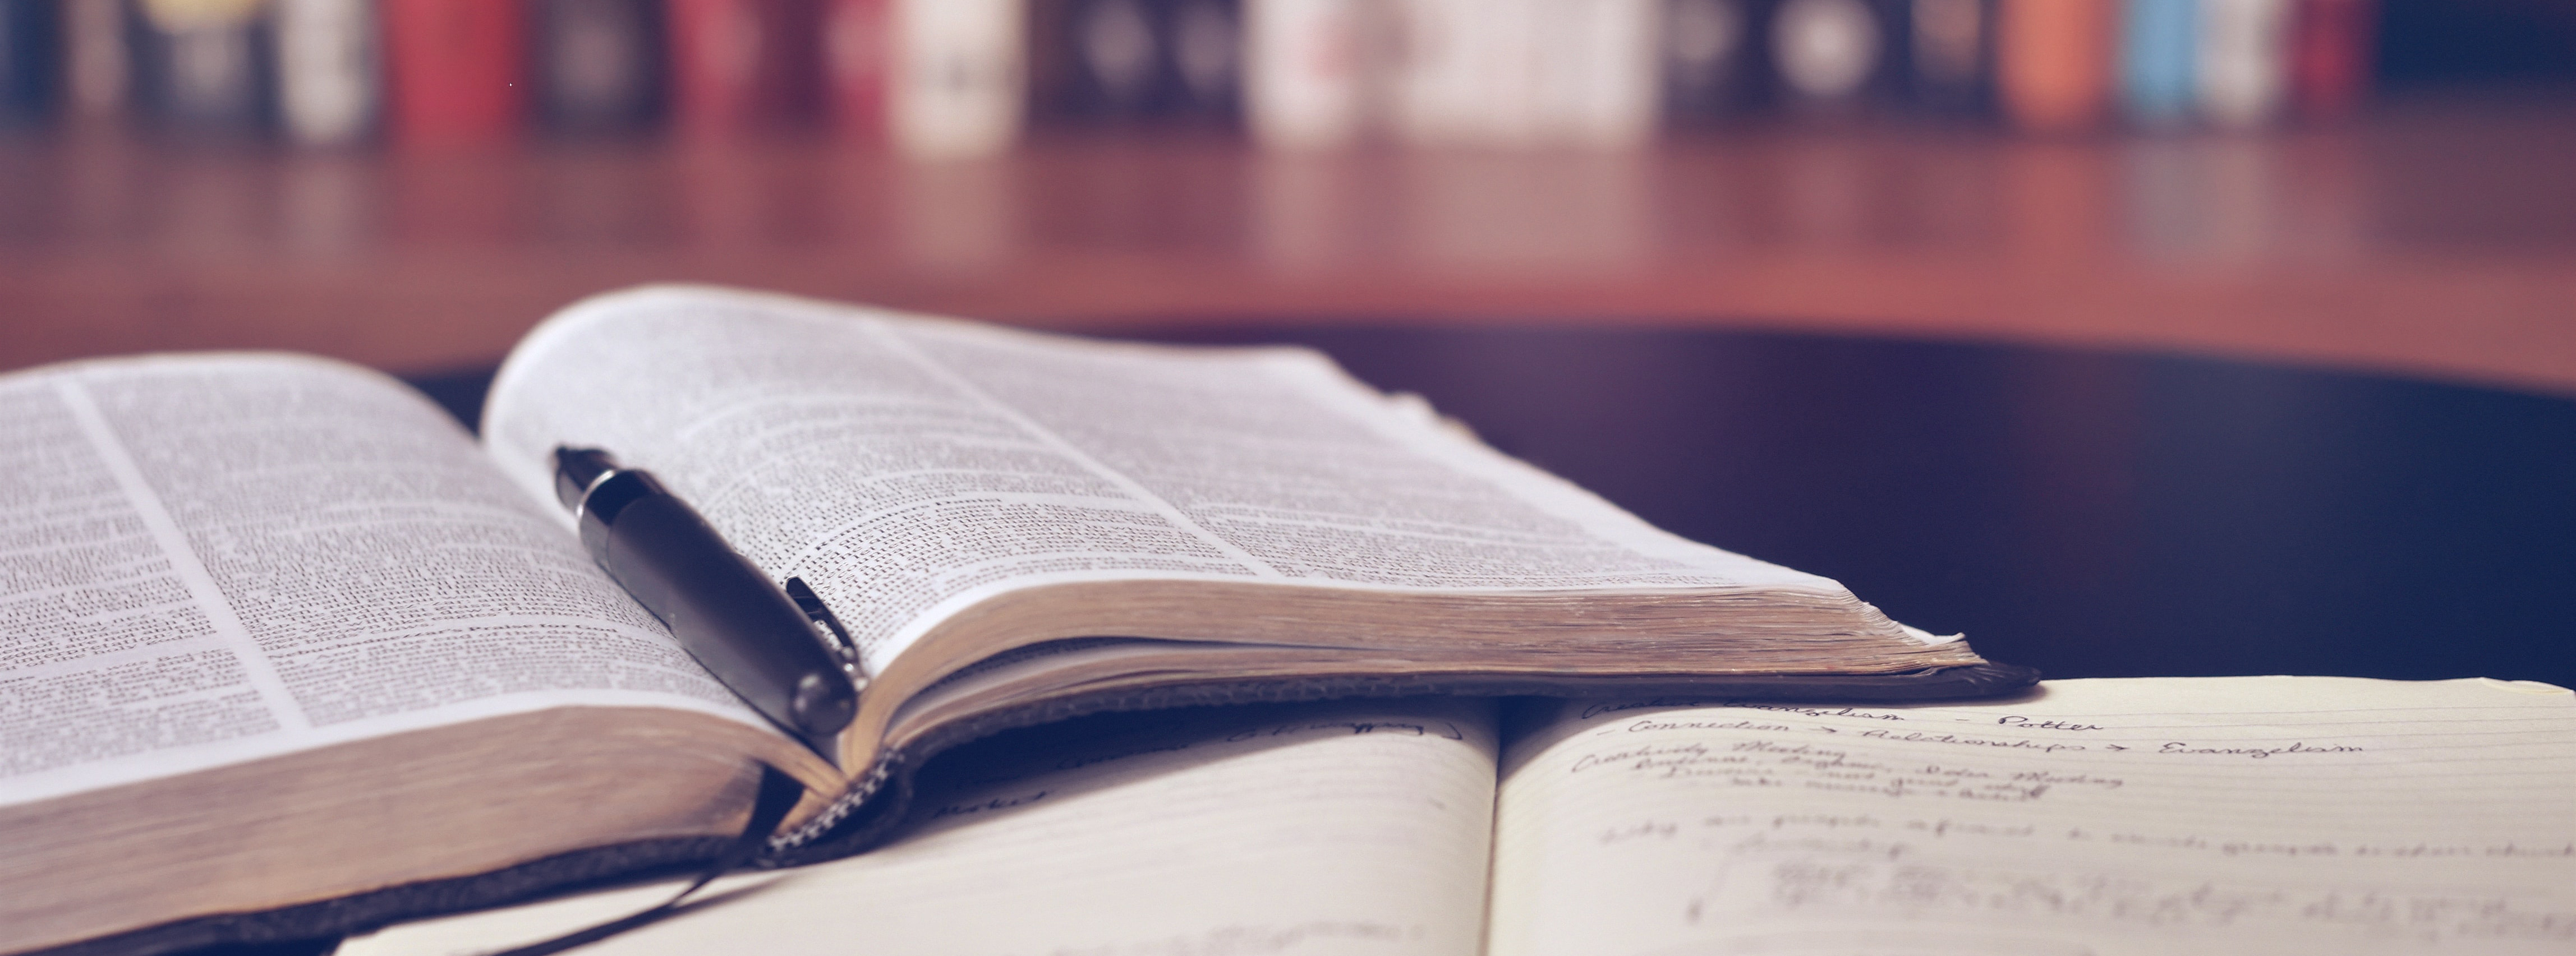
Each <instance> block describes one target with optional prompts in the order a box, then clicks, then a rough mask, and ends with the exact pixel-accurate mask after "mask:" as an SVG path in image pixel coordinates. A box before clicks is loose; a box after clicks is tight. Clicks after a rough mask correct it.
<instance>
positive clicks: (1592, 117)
mask: <svg viewBox="0 0 2576 956" xmlns="http://www.w3.org/2000/svg"><path fill="white" fill-rule="evenodd" d="M1403 10H1404V17H1403V21H1402V22H1403V37H1404V50H1405V58H1404V62H1403V67H1402V70H1401V73H1400V75H1399V78H1398V84H1397V95H1396V100H1395V103H1396V107H1397V109H1396V117H1395V118H1396V128H1397V131H1398V133H1399V134H1400V135H1401V137H1402V138H1403V139H1404V140H1405V141H1406V142H1409V143H1416V144H1422V145H1451V146H1476V147H1503V148H1515V147H1532V146H1628V145H1635V144H1637V143H1641V142H1644V141H1645V140H1646V139H1647V138H1648V137H1649V136H1651V135H1652V134H1653V132H1654V120H1655V109H1656V106H1657V103H1658V102H1659V96H1658V92H1659V91H1658V88H1657V83H1656V68H1657V63H1656V60H1655V25H1656V18H1655V12H1656V7H1655V6H1654V5H1653V4H1652V3H1650V2H1646V0H1407V2H1406V3H1405V5H1404V7H1403Z"/></svg>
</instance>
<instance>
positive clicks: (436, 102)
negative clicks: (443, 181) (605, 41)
mask: <svg viewBox="0 0 2576 956" xmlns="http://www.w3.org/2000/svg"><path fill="white" fill-rule="evenodd" d="M379 9H380V10H381V12H382V14H383V16H384V20H385V53H386V60H387V67H388V70H387V72H388V74H389V77H390V79H391V84H392V93H393V95H392V97H391V98H390V102H391V103H392V106H393V109H392V119H393V127H394V133H395V137H396V138H397V139H400V140H403V141H406V142H413V143H456V142H478V141H491V140H497V139H502V138H506V137H508V136H511V135H513V134H514V133H516V132H517V131H518V129H519V128H520V125H521V123H522V122H523V117H524V115H525V110H526V108H527V106H526V95H525V91H526V89H527V82H526V73H527V70H526V64H525V59H526V53H525V51H526V49H527V43H526V34H527V26H526V23H525V20H524V19H523V16H522V10H521V8H520V5H519V0H383V6H382V7H380V8H379Z"/></svg>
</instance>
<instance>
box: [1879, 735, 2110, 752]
mask: <svg viewBox="0 0 2576 956" xmlns="http://www.w3.org/2000/svg"><path fill="white" fill-rule="evenodd" d="M1860 735H1861V736H1863V737H1867V738H1870V739H1873V740H1892V741H1897V742H1900V743H1909V744H1956V745H1959V746H1962V747H1994V748H1998V749H2002V750H2036V751H2039V752H2041V753H2052V754H2053V753H2056V752H2058V751H2060V750H2070V751H2071V750H2083V749H2085V748H2084V745H2083V744H2044V743H2040V742H2038V741H2034V740H1993V739H1989V738H1985V737H1962V736H1960V735H1958V734H1933V733H1925V732H1923V731H1920V730H1913V731H1907V732H1905V733H1901V734H1900V733H1897V732H1895V731H1892V730H1864V731H1861V732H1860Z"/></svg>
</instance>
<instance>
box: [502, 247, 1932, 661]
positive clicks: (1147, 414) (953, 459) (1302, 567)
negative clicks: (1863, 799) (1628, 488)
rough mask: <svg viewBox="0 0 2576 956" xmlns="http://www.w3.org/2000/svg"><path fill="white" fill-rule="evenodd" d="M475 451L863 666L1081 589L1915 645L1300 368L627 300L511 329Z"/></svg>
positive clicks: (1296, 357)
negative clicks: (800, 598) (736, 563)
mask: <svg viewBox="0 0 2576 956" xmlns="http://www.w3.org/2000/svg"><path fill="white" fill-rule="evenodd" d="M484 434H485V438H486V442H487V443H488V444H489V445H490V446H491V448H492V452H493V455H494V457H495V458H496V459H497V460H498V461H499V462H500V463H501V465H502V467H503V468H504V469H506V470H508V471H509V473H510V474H511V476H512V477H513V478H514V479H516V480H517V481H518V482H519V483H520V484H521V485H522V486H523V487H525V488H526V489H527V490H528V492H529V493H530V494H532V495H536V496H540V497H545V498H547V499H548V500H551V495H552V491H551V481H552V475H551V471H550V468H551V465H550V458H549V456H550V454H551V452H552V450H553V449H554V448H555V447H556V446H557V445H559V444H570V445H595V446H600V447H605V448H607V449H609V450H611V451H612V452H614V453H616V454H617V455H619V456H620V457H621V458H622V459H623V460H624V461H626V462H627V463H628V464H631V465H634V466H636V467H641V468H646V469H650V470H652V471H653V472H655V473H656V474H657V475H659V476H660V477H661V478H662V479H663V480H664V481H665V482H667V483H668V484H669V485H670V486H671V487H672V488H673V489H674V490H675V491H678V492H679V493H680V494H681V495H683V496H685V497H687V498H689V499H690V500H691V501H692V502H693V503H695V504H696V505H697V507H698V509H699V510H700V511H701V512H703V513H704V514H705V515H706V516H707V519H708V520H709V521H710V522H711V523H713V524H714V525H715V526H716V527H717V528H718V529H719V530H721V531H722V532H724V534H725V535H726V536H727V537H728V538H730V539H731V540H732V541H733V542H734V543H735V545H736V546H737V547H738V548H740V549H741V550H742V551H743V552H744V554H745V555H746V556H747V557H749V558H750V559H751V560H752V561H753V562H754V563H756V564H758V565H759V566H760V567H762V568H763V569H764V570H766V571H768V572H769V573H770V574H772V575H775V576H778V577H781V578H784V577H787V576H791V575H794V576H801V577H803V578H805V580H807V581H808V582H810V583H811V584H813V586H814V587H815V589H816V591H817V592H819V593H820V594H821V595H822V596H823V598H824V599H825V600H826V601H828V602H829V603H830V604H831V605H832V606H833V607H834V608H836V609H837V610H838V611H839V614H840V616H841V618H842V620H843V621H844V622H845V623H847V624H848V625H849V627H850V630H851V631H852V632H853V636H855V637H856V638H857V639H858V640H859V641H860V643H861V645H862V646H863V647H864V648H865V649H866V652H867V657H868V664H869V667H870V669H871V670H872V671H881V670H883V669H884V667H885V665H886V664H887V662H888V661H889V660H891V659H892V658H893V656H894V655H895V654H896V653H897V652H899V651H901V650H902V649H903V648H904V647H906V646H907V645H908V644H909V643H910V642H912V641H913V640H914V639H916V638H918V637H919V636H920V635H921V634H922V633H924V632H925V631H927V630H929V629H930V628H931V627H932V626H934V625H936V624H937V623H938V622H939V621H940V620H941V619H942V618H943V617H945V616H946V615H948V614H950V613H953V612H955V611H957V610H960V609H963V608H965V607H969V606H972V605H973V604H975V603H976V602H979V601H981V600H984V599H985V598H988V597H990V596H992V595H994V594H996V593H999V592H1001V591H1003V590H1007V589H1013V588H1022V587H1030V586H1034V585H1042V584H1050V583H1063V582H1074V581H1101V580H1137V579H1153V580H1212V581H1237V582H1244V581H1256V582H1268V583H1282V584H1304V585H1314V586H1323V587H1335V588H1354V589H1375V590H1396V591H1437V592H1501V591H1581V590H1614V591H1659V590H1668V589H1700V590H1707V589H1719V590H1724V589H1773V590H1780V591H1790V592H1799V593H1803V594H1809V595H1823V596H1825V600H1826V602H1828V603H1830V602H1848V606H1849V609H1850V610H1851V612H1852V615H1851V618H1850V624H1848V625H1847V626H1853V627H1869V628H1873V629H1875V631H1876V632H1877V633H1881V634H1883V635H1885V636H1887V637H1889V638H1892V639H1895V640H1898V641H1906V640H1908V638H1906V637H1905V636H1904V635H1903V634H1902V633H1901V632H1900V631H1899V630H1898V629H1897V628H1896V626H1895V625H1894V624H1893V623H1890V622H1887V621H1886V620H1885V618H1883V617H1881V616H1878V615H1877V614H1876V613H1875V612H1874V611H1871V610H1870V609H1868V608H1867V606H1866V605H1861V604H1859V603H1858V602H1857V601H1852V600H1851V598H1850V596H1849V593H1848V592H1846V591H1845V590H1844V589H1843V588H1842V586H1841V585H1838V584H1836V583H1834V582H1832V581H1830V580H1827V579H1825V578H1820V577H1816V576H1814V575H1810V574H1803V573H1800V572H1797V571H1792V570H1789V569H1787V568H1782V567H1778V566H1776V565H1770V564H1765V563H1763V562H1760V561H1755V560H1752V559H1750V558H1746V557H1743V556H1741V555H1736V554H1730V553H1728V552H1724V551H1720V550H1717V549H1715V548H1711V547H1708V546H1705V545H1701V544H1697V543H1693V542H1690V541H1686V540H1683V539H1681V538H1679V537H1676V536H1674V535H1671V534H1667V533H1665V532H1662V531H1658V530H1656V529H1654V528H1653V527H1651V526H1648V525H1647V524H1645V523H1644V522H1642V521H1639V520H1638V519H1637V518H1635V517H1634V516H1631V515H1629V514H1627V513H1626V512H1624V511H1621V510H1619V509H1618V508H1616V507H1614V506H1612V505H1610V504H1609V503H1607V502H1605V501H1603V500H1601V499H1600V498H1598V497H1596V496H1593V495H1591V494H1590V493H1587V492H1585V491H1583V490H1581V489H1579V488H1576V487H1574V486H1573V485H1571V484H1569V483H1567V482H1565V481H1563V480H1561V479H1558V478H1555V477H1554V476H1551V475H1547V474H1545V473H1543V472H1540V471H1538V470H1537V469H1534V468H1531V467H1529V466H1527V465H1525V464H1522V463H1520V462H1518V461H1514V460H1512V459H1510V458H1508V457H1506V456H1503V455H1501V454H1499V453H1496V452H1494V451H1492V450H1491V449H1488V448H1486V447H1484V446H1483V445H1482V444H1480V443H1478V442H1476V441H1474V440H1473V439H1471V438H1467V437H1465V436H1463V435H1461V434H1459V433H1458V432H1456V431H1455V430H1454V429H1453V428H1452V427H1450V426H1448V425H1446V424H1444V423H1443V422H1441V421H1440V420H1439V419H1438V418H1437V417H1436V416H1435V415H1433V414H1432V413H1431V412H1430V411H1429V410H1428V409H1427V408H1425V407H1423V406H1422V405H1421V404H1420V403H1419V402H1418V401H1405V400H1400V399H1396V398H1390V397H1388V396H1385V395H1381V394H1379V393H1377V392H1376V391H1374V390H1372V389H1369V388H1368V387H1367V386H1364V385H1361V384H1359V383H1358V382H1356V381H1353V380H1351V379H1350V378H1349V377H1347V376H1345V375H1344V374H1342V372H1341V371H1340V370H1339V369H1338V368H1336V367H1335V366H1334V365H1333V364H1332V363H1331V361H1330V360H1328V359H1326V358H1324V357H1323V356H1321V355H1319V354H1316V353H1313V352H1308V351H1304V350H1299V349H1287V348H1252V349H1183V348H1173V347H1162V346H1147V345H1134V344H1118V343H1104V342H1089V341H1083V340H1078V339H1068V338H1062V337H1054V336H1043V335H1036V334H1031V333H1025V332H1014V331H1009V330H1003V329H996V328H990V327H983V326H975V325H970V324H965V323H958V322H949V321H942V320H938V319H931V318H926V317H919V316H904V315H900V314H898V313H892V312H886V311H883V310H875V309H863V308H857V307H851V306H839V305H832V304H828V303H822V302H814V301H810V300H802V299H793V298H788V297H783V296H769V295H759V294H752V293H741V292H731V291H726V290H720V289H697V288H685V287H666V288H649V289H643V290H638V291H633V292H626V293H619V294H615V295H610V296H604V297H601V298H598V299H593V300H590V301H588V302H585V303H582V304H580V305H576V306H574V307H572V308H570V309H567V310H565V311H564V312H563V313H560V314H558V315H557V316H556V317H555V318H553V319H551V320H549V321H548V322H547V323H546V324H545V325H544V326H543V327H541V328H539V329H538V330H537V331H536V332H535V333H533V334H531V335H530V336H529V338H528V340H527V341H526V342H525V343H523V344H522V345H521V346H520V348H519V349H518V350H517V351H516V352H514V353H513V354H512V356H511V359H510V361H509V363H508V364H507V365H506V366H505V367H504V368H503V369H502V373H501V376H500V380H499V381H498V382H496V383H495V385H494V387H493V395H492V402H491V405H490V406H489V412H488V414H487V417H486V422H485V428H484Z"/></svg>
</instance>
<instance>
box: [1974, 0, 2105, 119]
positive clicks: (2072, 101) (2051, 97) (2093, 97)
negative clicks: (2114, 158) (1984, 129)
mask: <svg viewBox="0 0 2576 956" xmlns="http://www.w3.org/2000/svg"><path fill="white" fill-rule="evenodd" d="M1997 13H1998V14H1999V16H1998V17H1997V21H1996V24H1995V27H1996V37H1995V40H1996V43H1995V84H1996V92H1997V94H1998V95H1999V96H2000V98H2001V99H2002V100H2003V105H2004V114H2005V115H2006V116H2008V117H2010V118H2011V119H2012V121H2013V123H2014V124H2016V125H2019V126H2021V127H2023V128H2025V129H2032V130H2042V131H2059V132H2062V131H2069V130H2080V129H2088V128H2091V127H2094V126H2098V125H2100V124H2101V123H2102V121H2103V120H2104V118H2105V117H2106V116H2107V115H2108V114H2109V112H2110V107H2111V77H2112V53H2113V49H2114V44H2115V43H2116V42H2117V41H2118V33H2117V29H2118V23H2119V14H2120V9H2119V6H2118V4H2117V3H2116V2H2115V0H2003V3H2002V6H2001V8H2000V9H1999V10H1998V11H1997Z"/></svg>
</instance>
